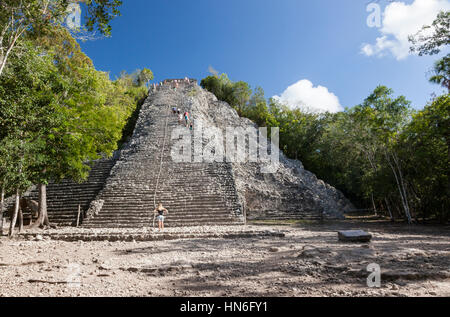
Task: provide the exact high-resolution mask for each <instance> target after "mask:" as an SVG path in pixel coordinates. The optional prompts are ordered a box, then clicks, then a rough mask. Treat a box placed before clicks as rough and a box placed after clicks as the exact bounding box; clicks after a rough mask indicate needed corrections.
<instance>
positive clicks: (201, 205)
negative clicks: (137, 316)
mask: <svg viewBox="0 0 450 317" xmlns="http://www.w3.org/2000/svg"><path fill="white" fill-rule="evenodd" d="M173 106H177V104H175V105H172V104H170V105H168V104H165V105H152V104H150V102H147V103H146V104H144V106H143V109H142V110H141V116H140V119H139V121H138V123H137V127H136V130H135V134H134V136H133V139H132V140H135V143H132V144H131V145H129V147H128V148H126V149H124V150H123V151H122V154H121V157H120V158H119V161H118V162H117V164H116V166H115V167H114V168H113V170H112V173H111V176H110V177H109V178H108V180H107V182H106V185H105V188H104V189H103V190H102V191H101V192H100V194H99V195H98V197H97V198H96V200H97V201H100V200H101V201H103V202H104V203H103V207H102V209H101V211H100V212H99V213H98V215H95V216H93V217H91V218H89V219H87V220H86V221H84V223H83V227H86V228H142V227H149V226H153V225H154V216H153V210H154V208H155V204H158V203H162V204H163V206H164V207H165V208H167V209H168V210H169V215H168V217H166V222H165V224H166V226H169V227H176V226H197V225H235V224H243V217H242V212H241V210H242V208H241V207H240V204H239V201H238V196H237V191H236V188H235V185H234V177H233V174H232V168H231V165H230V164H228V163H178V162H174V161H173V160H172V158H171V146H172V145H173V142H174V141H175V140H171V135H172V131H173V129H175V128H177V127H178V128H179V127H180V124H179V123H178V118H177V115H174V114H172V112H171V108H172V107H173ZM178 106H179V107H180V103H178ZM180 108H181V107H180ZM181 109H183V108H181ZM146 120H147V121H146ZM148 120H151V122H150V123H151V124H149V122H148ZM183 129H188V128H186V127H184V128H183ZM191 133H192V132H191Z"/></svg>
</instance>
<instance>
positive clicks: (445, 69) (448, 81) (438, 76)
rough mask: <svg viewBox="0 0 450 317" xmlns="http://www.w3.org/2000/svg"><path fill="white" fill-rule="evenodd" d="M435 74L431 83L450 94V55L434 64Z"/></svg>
mask: <svg viewBox="0 0 450 317" xmlns="http://www.w3.org/2000/svg"><path fill="white" fill-rule="evenodd" d="M433 73H434V75H433V76H432V77H431V78H430V82H432V83H434V84H438V85H441V86H442V87H445V88H447V91H448V92H450V54H448V55H447V56H445V57H443V58H442V59H440V60H438V61H437V62H436V63H435V64H434V69H433Z"/></svg>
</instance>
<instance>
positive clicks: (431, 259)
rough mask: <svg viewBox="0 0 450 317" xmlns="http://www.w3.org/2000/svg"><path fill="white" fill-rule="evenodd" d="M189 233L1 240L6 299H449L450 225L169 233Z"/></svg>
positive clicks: (1, 285) (351, 224)
mask: <svg viewBox="0 0 450 317" xmlns="http://www.w3.org/2000/svg"><path fill="white" fill-rule="evenodd" d="M341 229H365V230H367V231H369V232H370V233H372V234H373V237H374V238H373V240H372V242H371V243H370V244H361V243H356V244H348V243H341V242H338V240H337V233H336V231H337V230H341ZM71 230H73V229H64V230H62V231H63V232H65V233H70V231H71ZM215 231H217V232H222V233H223V232H240V233H243V232H245V231H249V232H253V233H257V232H269V231H270V232H276V233H280V232H281V233H284V237H282V235H278V236H263V235H261V236H258V235H257V234H254V235H248V237H246V238H244V237H241V238H234V239H230V238H226V237H225V236H223V235H222V236H223V237H220V236H221V235H218V238H202V236H201V235H199V234H198V233H200V232H203V233H204V232H215ZM180 232H189V233H190V234H194V235H196V234H198V238H190V239H183V240H164V241H148V242H136V241H134V242H110V241H96V242H83V241H75V242H65V241H55V240H50V238H49V237H48V235H47V234H48V233H45V234H43V235H42V237H41V236H39V237H38V238H37V239H36V237H37V236H36V235H34V234H33V235H29V236H27V237H19V238H16V239H14V240H10V239H8V238H6V237H2V238H1V239H0V296H238V297H241V296H283V297H285V296H450V228H448V227H436V226H413V227H409V226H405V225H400V224H390V223H379V222H375V223H370V222H369V223H368V222H364V223H362V222H360V221H345V222H341V221H340V222H333V223H327V224H305V223H295V222H294V223H290V224H288V225H283V226H281V225H280V224H279V223H277V224H271V225H268V224H263V225H252V226H248V227H247V228H243V227H227V228H226V229H224V228H214V227H210V228H189V229H168V230H167V231H166V233H165V234H167V235H170V234H175V233H180ZM54 233H55V232H53V234H54ZM77 233H80V230H78V231H77ZM110 233H111V232H110ZM114 233H115V234H117V233H118V232H114ZM128 233H129V232H127V234H128ZM91 234H92V232H91ZM97 234H98V232H97ZM155 234H158V233H155ZM370 263H376V264H378V265H380V267H381V271H382V277H381V287H380V288H369V287H368V286H367V277H368V276H369V274H370V273H369V272H367V270H366V268H367V265H368V264H370Z"/></svg>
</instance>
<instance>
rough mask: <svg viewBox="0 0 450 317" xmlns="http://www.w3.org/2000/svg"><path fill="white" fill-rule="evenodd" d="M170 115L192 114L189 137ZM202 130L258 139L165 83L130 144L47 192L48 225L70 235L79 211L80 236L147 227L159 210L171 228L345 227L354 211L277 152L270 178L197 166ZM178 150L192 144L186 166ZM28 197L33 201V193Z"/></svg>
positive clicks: (213, 105)
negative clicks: (331, 221) (284, 223)
mask: <svg viewBox="0 0 450 317" xmlns="http://www.w3.org/2000/svg"><path fill="white" fill-rule="evenodd" d="M174 107H175V108H178V109H180V110H181V111H182V112H183V113H184V112H186V111H187V112H189V114H190V116H191V120H192V122H193V127H192V129H191V127H186V126H184V125H183V124H180V122H179V118H178V115H177V114H174V113H173V112H172V109H173V108H174ZM199 127H203V128H208V129H210V131H211V129H212V131H218V132H220V131H223V135H226V133H225V131H226V130H227V129H228V130H230V129H231V130H232V131H233V130H234V131H238V132H239V131H249V130H252V129H253V130H255V131H256V130H257V129H258V127H256V126H255V124H254V123H253V122H251V121H250V120H248V119H244V118H240V117H239V116H238V114H237V112H236V111H235V110H234V109H233V108H232V107H230V106H229V105H228V104H227V103H225V102H221V101H218V100H217V98H216V97H215V96H214V95H213V94H211V93H209V92H207V91H206V90H204V89H202V88H201V87H200V86H199V85H198V83H197V81H196V80H166V81H165V82H164V83H163V84H162V85H161V86H159V85H158V86H157V87H152V88H151V89H150V92H149V96H148V98H147V100H146V101H145V103H144V105H143V106H142V108H141V110H140V114H139V119H138V121H137V124H136V127H135V130H134V134H133V136H132V137H131V138H130V140H129V142H127V143H126V144H125V145H124V146H123V147H122V148H121V149H120V150H119V151H117V152H116V154H115V156H114V157H113V158H111V159H104V160H99V161H97V162H95V164H94V165H93V168H92V171H91V173H90V176H89V179H88V180H87V181H86V182H85V183H83V184H76V183H74V182H72V181H69V180H67V181H64V182H63V183H61V184H50V185H49V186H48V189H47V196H48V198H47V199H48V212H49V219H50V221H51V222H53V223H55V224H57V225H59V226H72V225H74V224H76V223H77V218H78V209H79V207H80V210H81V220H80V221H79V222H80V223H81V226H83V227H87V228H142V227H148V226H151V225H152V217H153V215H152V211H153V209H154V206H155V204H157V203H160V202H161V203H162V204H163V205H164V206H165V207H166V208H167V209H168V210H169V212H170V215H169V217H168V218H167V226H194V225H230V224H243V223H245V219H284V218H295V219H327V218H341V217H342V215H343V213H344V212H346V211H347V210H349V209H351V208H352V205H351V203H350V202H349V201H348V200H347V199H346V198H345V197H344V195H343V194H342V193H341V192H339V191H338V190H336V189H335V188H333V187H332V186H330V185H328V184H325V183H324V182H323V181H321V180H319V179H317V177H316V176H315V175H313V174H312V173H310V172H308V171H306V170H305V169H304V167H303V165H302V164H301V162H299V161H295V160H290V159H287V158H286V157H285V156H284V155H283V153H281V152H280V153H279V161H278V162H276V163H275V169H274V171H272V172H269V173H268V172H264V171H263V170H264V164H265V163H264V162H258V161H252V160H249V161H240V160H238V161H228V160H227V159H226V158H225V154H223V160H222V161H220V160H219V161H204V160H203V161H202V160H200V161H199V160H197V159H196V158H195V153H196V151H198V150H199V147H200V152H201V151H202V148H203V146H205V145H206V147H205V148H204V149H203V151H207V149H208V147H207V144H208V142H209V141H210V140H209V139H208V138H210V137H211V136H210V135H207V134H206V133H205V134H202V133H200V134H199V133H198V131H200V130H199ZM180 133H181V134H182V136H180ZM215 134H216V135H218V134H220V133H215ZM189 136H192V138H190V139H189ZM242 138H243V140H244V141H243V142H244V143H241V144H244V147H245V148H246V149H247V150H249V147H250V143H251V142H250V140H251V138H252V136H248V139H245V136H242ZM215 139H216V140H220V138H217V137H215ZM238 139H239V135H238ZM180 140H184V142H185V143H184V144H186V142H189V143H191V144H188V145H189V146H185V148H184V149H183V148H181V152H183V151H184V154H185V155H184V158H186V157H187V158H192V160H184V161H181V162H180V161H179V160H178V158H175V159H174V153H175V154H180V153H181V152H180V148H178V147H177V144H178V143H179V142H180ZM186 140H189V141H186ZM258 140H259V141H260V143H262V144H263V145H262V146H263V147H264V146H265V147H266V149H264V150H267V143H269V146H268V147H270V148H271V150H269V151H268V154H271V153H278V148H276V147H275V146H274V145H270V144H271V142H270V141H269V142H268V141H267V139H265V137H264V136H263V135H261V134H259V138H258ZM241 141H242V140H241ZM261 141H264V142H261ZM237 143H239V142H237ZM241 146H242V145H241ZM258 146H259V153H260V152H261V145H258ZM187 151H189V153H188V154H187V156H186V152H187ZM248 152H249V151H248ZM209 154H211V155H213V156H215V157H216V158H217V156H220V155H222V154H221V152H220V151H218V150H217V149H215V148H214V149H213V150H212V151H211V149H210V153H209ZM272 167H273V166H272ZM30 196H31V197H32V198H34V199H36V198H37V192H36V191H32V192H31V194H30Z"/></svg>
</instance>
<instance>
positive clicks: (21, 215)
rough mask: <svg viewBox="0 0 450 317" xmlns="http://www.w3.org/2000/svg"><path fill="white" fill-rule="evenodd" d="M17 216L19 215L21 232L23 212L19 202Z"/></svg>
mask: <svg viewBox="0 0 450 317" xmlns="http://www.w3.org/2000/svg"><path fill="white" fill-rule="evenodd" d="M18 217H19V233H22V231H23V212H22V208H21V207H20V204H19V214H18Z"/></svg>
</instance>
